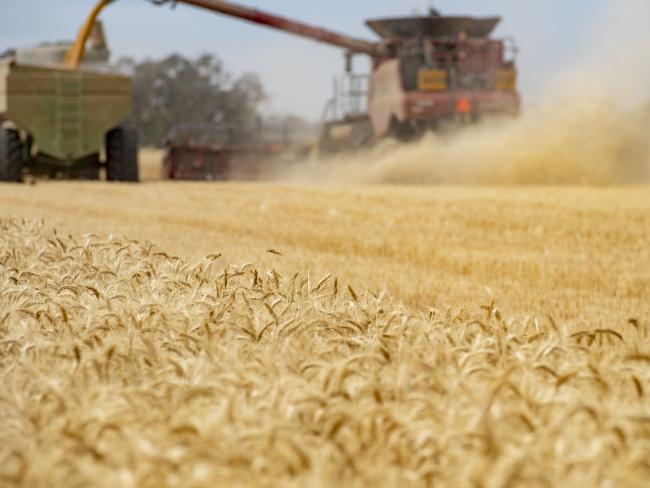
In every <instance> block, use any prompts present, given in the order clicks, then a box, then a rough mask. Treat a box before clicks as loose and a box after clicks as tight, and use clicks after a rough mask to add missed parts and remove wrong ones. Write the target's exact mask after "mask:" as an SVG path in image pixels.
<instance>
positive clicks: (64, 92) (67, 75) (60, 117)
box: [54, 71, 84, 155]
mask: <svg viewBox="0 0 650 488" xmlns="http://www.w3.org/2000/svg"><path fill="white" fill-rule="evenodd" d="M55 104H56V105H55V120H54V123H55V128H56V137H57V143H58V145H59V147H60V148H61V149H62V150H63V152H64V153H65V154H76V155H79V154H81V153H82V152H83V141H84V134H83V130H84V128H83V111H84V106H83V78H82V76H81V73H80V72H79V71H72V72H60V73H57V77H56V101H55Z"/></svg>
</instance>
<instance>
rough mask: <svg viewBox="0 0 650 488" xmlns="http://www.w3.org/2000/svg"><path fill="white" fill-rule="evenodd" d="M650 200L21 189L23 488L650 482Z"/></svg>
mask: <svg viewBox="0 0 650 488" xmlns="http://www.w3.org/2000/svg"><path fill="white" fill-rule="evenodd" d="M648 190H649V189H648V188H647V187H591V188H590V187H525V186H522V187H478V186H477V187H445V186H440V187H399V186H348V187H337V188H334V187H327V186H300V187H299V186H290V185H268V184H200V183H180V184H171V183H163V182H158V183H148V184H143V185H140V186H134V185H108V184H101V183H81V182H76V183H75V182H70V183H60V182H58V183H47V182H38V183H37V184H35V185H33V186H27V185H26V186H6V185H5V186H2V187H0V232H1V235H2V239H0V280H1V282H2V288H1V291H0V375H1V377H2V388H1V389H0V419H1V420H0V485H2V486H88V485H93V486H107V487H108V486H111V487H113V486H133V487H136V486H152V487H154V486H156V487H157V486H179V487H186V486H195V487H199V486H221V485H227V486H251V485H257V486H334V485H342V486H485V487H501V486H540V487H541V486H602V487H610V486H643V485H644V484H645V483H646V482H647V480H648V479H649V477H650V462H649V461H648V459H650V384H649V381H650V346H649V334H650V300H649V299H648V297H649V296H650V272H648V270H650V191H648Z"/></svg>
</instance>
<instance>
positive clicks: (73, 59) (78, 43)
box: [65, 0, 115, 69]
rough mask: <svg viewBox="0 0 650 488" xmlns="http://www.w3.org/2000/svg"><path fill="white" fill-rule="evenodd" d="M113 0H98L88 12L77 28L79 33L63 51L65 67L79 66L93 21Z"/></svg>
mask: <svg viewBox="0 0 650 488" xmlns="http://www.w3.org/2000/svg"><path fill="white" fill-rule="evenodd" d="M114 1H115V0H99V1H98V2H97V4H96V5H95V7H94V8H93V9H92V11H91V12H90V15H88V18H87V19H86V22H85V23H84V25H82V26H81V29H79V33H78V34H77V38H76V39H75V41H74V44H73V45H72V47H70V49H68V51H67V52H66V53H65V66H66V68H69V69H77V68H79V63H81V59H82V58H83V57H84V52H85V51H86V43H87V42H88V38H89V37H90V33H91V32H92V28H93V25H94V24H95V21H96V20H97V17H98V16H99V14H100V12H101V11H102V10H103V9H104V7H106V6H108V5H109V4H110V3H113V2H114Z"/></svg>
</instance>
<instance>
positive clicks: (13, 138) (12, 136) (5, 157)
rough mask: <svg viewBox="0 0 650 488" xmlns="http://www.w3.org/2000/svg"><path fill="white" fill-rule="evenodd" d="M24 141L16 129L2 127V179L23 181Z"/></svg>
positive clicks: (16, 181) (0, 143)
mask: <svg viewBox="0 0 650 488" xmlns="http://www.w3.org/2000/svg"><path fill="white" fill-rule="evenodd" d="M23 153H24V150H23V143H22V141H21V140H20V134H19V133H18V131H17V130H15V129H9V128H5V127H2V128H0V181H11V182H15V183H20V182H22V181H23V165H24V162H23V157H24V154H23Z"/></svg>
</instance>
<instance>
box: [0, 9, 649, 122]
mask: <svg viewBox="0 0 650 488" xmlns="http://www.w3.org/2000/svg"><path fill="white" fill-rule="evenodd" d="M625 1H628V0H570V1H567V0H491V1H486V0H434V1H432V2H430V1H427V0H320V1H307V0H238V2H239V3H241V4H246V5H249V6H251V7H255V8H259V9H264V10H267V11H269V12H273V13H277V14H280V15H283V16H287V17H292V18H295V19H297V20H302V21H305V22H308V23H312V24H315V25H318V26H322V27H327V28H329V29H332V30H336V31H339V32H341V33H346V34H350V35H355V36H357V37H362V38H367V39H369V40H373V39H375V37H374V34H373V33H372V32H371V31H369V30H368V29H367V27H366V26H365V25H364V21H365V20H366V19H368V18H374V17H382V16H395V15H410V14H412V13H414V12H416V11H419V12H421V13H423V12H425V11H426V9H427V8H428V6H429V5H432V6H435V7H436V8H437V9H439V10H440V11H441V12H442V13H444V14H466V15H467V14H471V15H477V16H481V15H490V16H492V15H499V16H501V17H503V22H502V23H501V25H500V26H499V28H498V30H497V31H496V33H495V35H496V36H512V37H514V38H515V39H516V42H517V44H518V46H519V49H520V52H519V57H518V67H519V71H520V89H521V92H522V96H523V99H524V102H525V104H526V105H528V106H532V105H534V104H535V103H536V102H537V101H538V100H539V99H540V97H541V96H542V94H543V93H544V92H545V90H546V89H547V85H548V83H549V82H550V81H549V80H550V79H551V78H552V75H553V74H554V73H557V72H560V71H562V70H565V69H567V67H569V66H571V65H572V63H575V60H576V59H577V58H579V57H580V56H581V53H582V52H584V50H585V48H586V46H588V44H589V42H590V41H591V40H590V34H592V33H593V25H594V24H595V23H596V22H599V21H600V22H602V18H600V19H599V17H602V11H603V7H604V6H605V4H609V6H610V7H611V5H613V4H616V3H618V2H625ZM629 1H631V0H629ZM94 3H95V0H0V51H3V50H4V49H6V48H9V47H14V48H15V47H23V46H29V45H33V44H36V43H39V42H43V41H57V40H64V39H71V38H73V37H74V35H75V34H76V32H77V30H78V28H79V26H80V25H81V23H82V22H83V20H84V18H85V16H86V15H87V13H88V12H89V11H90V9H91V7H92V6H93V5H94ZM648 3H650V2H648ZM101 18H102V20H103V22H104V28H105V31H106V34H107V37H108V41H109V44H110V47H111V50H112V53H113V56H114V59H116V58H118V57H121V56H130V57H133V58H135V59H138V60H141V59H145V58H153V59H157V58H161V57H164V56H166V55H168V54H171V53H179V54H182V55H184V56H188V57H196V56H198V55H200V54H202V53H213V54H216V55H218V56H219V57H220V58H221V59H222V60H223V61H224V63H225V66H226V68H227V69H228V70H229V71H231V72H232V73H233V74H234V75H237V74H241V73H244V72H247V71H250V72H255V73H257V74H259V75H260V77H261V79H262V82H263V84H264V86H265V88H266V91H267V93H268V95H269V100H268V102H267V104H266V107H265V111H267V113H293V114H297V115H300V116H303V117H307V118H310V119H312V120H319V119H320V117H321V114H322V111H323V108H324V106H325V103H326V101H327V99H328V98H329V97H331V95H332V84H333V78H334V76H336V75H340V74H341V73H342V72H343V53H342V51H341V50H339V49H337V48H333V47H330V46H326V45H323V44H318V43H315V42H313V41H310V40H306V39H302V38H298V37H295V36H292V35H290V34H285V33H281V32H278V31H274V30H270V29H266V28H263V27H260V26H255V25H250V24H247V23H245V22H242V21H239V20H236V19H232V18H228V17H224V16H221V15H217V14H214V13H211V12H207V11H204V10H201V9H197V8H194V7H189V6H185V5H177V6H176V7H175V8H174V9H172V8H170V7H169V6H154V5H152V4H151V3H149V2H147V1H146V0H118V1H117V2H116V3H115V4H113V5H111V6H109V7H108V8H107V9H106V10H105V11H104V13H103V14H102V16H101ZM363 64H364V63H360V65H363ZM359 68H362V66H359Z"/></svg>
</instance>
